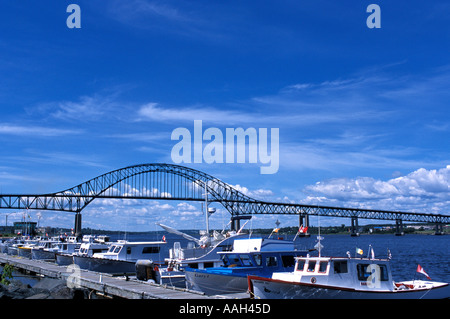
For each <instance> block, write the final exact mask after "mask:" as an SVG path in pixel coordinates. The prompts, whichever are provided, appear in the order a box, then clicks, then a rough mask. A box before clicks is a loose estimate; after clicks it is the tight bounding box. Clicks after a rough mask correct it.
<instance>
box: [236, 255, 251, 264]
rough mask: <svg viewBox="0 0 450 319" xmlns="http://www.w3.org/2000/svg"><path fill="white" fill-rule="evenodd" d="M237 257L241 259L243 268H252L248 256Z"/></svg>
mask: <svg viewBox="0 0 450 319" xmlns="http://www.w3.org/2000/svg"><path fill="white" fill-rule="evenodd" d="M239 257H241V261H242V265H243V266H253V264H252V261H251V259H250V256H249V255H239Z"/></svg>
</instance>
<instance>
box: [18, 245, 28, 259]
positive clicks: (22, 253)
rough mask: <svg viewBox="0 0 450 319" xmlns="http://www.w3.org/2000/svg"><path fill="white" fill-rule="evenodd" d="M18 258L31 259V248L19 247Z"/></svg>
mask: <svg viewBox="0 0 450 319" xmlns="http://www.w3.org/2000/svg"><path fill="white" fill-rule="evenodd" d="M18 256H19V257H24V258H28V259H31V248H29V247H19V250H18Z"/></svg>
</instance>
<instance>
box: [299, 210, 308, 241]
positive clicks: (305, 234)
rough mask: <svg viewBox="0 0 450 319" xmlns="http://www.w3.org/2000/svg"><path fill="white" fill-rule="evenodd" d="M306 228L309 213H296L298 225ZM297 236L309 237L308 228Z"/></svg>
mask: <svg viewBox="0 0 450 319" xmlns="http://www.w3.org/2000/svg"><path fill="white" fill-rule="evenodd" d="M302 226H303V228H306V229H308V228H309V215H308V214H300V215H298V227H299V228H300V227H302ZM298 236H299V237H309V236H310V234H309V233H308V230H306V232H303V233H299V234H298Z"/></svg>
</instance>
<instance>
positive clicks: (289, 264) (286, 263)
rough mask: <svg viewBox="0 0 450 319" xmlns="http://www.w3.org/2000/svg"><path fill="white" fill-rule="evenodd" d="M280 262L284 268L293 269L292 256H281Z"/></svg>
mask: <svg viewBox="0 0 450 319" xmlns="http://www.w3.org/2000/svg"><path fill="white" fill-rule="evenodd" d="M281 262H282V263H283V266H284V267H286V268H289V267H294V265H295V259H294V256H292V255H284V256H281Z"/></svg>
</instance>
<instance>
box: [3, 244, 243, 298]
mask: <svg viewBox="0 0 450 319" xmlns="http://www.w3.org/2000/svg"><path fill="white" fill-rule="evenodd" d="M0 264H1V265H5V264H9V265H12V266H13V267H16V268H19V269H22V270H23V271H25V272H27V273H30V274H34V275H36V274H37V275H41V276H45V277H48V278H55V279H60V280H64V281H66V282H67V283H68V285H72V287H75V288H76V287H80V288H85V289H90V290H92V291H93V292H96V293H99V294H101V295H103V296H109V297H111V298H113V297H119V298H125V299H203V300H205V299H243V298H249V295H248V294H233V295H228V296H224V295H216V296H207V295H205V294H202V293H199V292H195V291H189V290H187V289H182V288H177V287H170V286H165V285H157V284H152V283H147V282H143V281H139V280H134V279H127V278H124V277H115V276H112V275H110V274H106V273H99V272H94V271H88V270H83V269H79V268H74V267H73V266H69V267H67V266H59V265H57V264H56V263H52V262H46V261H42V260H32V259H25V258H20V257H18V256H11V255H7V254H4V253H0Z"/></svg>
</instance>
